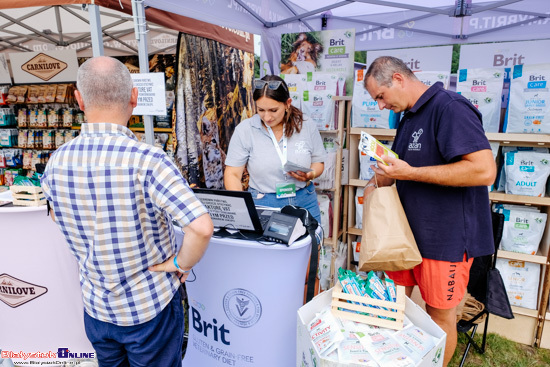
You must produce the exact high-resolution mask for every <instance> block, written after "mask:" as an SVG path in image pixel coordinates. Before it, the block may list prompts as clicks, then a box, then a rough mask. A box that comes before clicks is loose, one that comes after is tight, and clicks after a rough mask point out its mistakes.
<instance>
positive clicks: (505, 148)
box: [497, 146, 548, 191]
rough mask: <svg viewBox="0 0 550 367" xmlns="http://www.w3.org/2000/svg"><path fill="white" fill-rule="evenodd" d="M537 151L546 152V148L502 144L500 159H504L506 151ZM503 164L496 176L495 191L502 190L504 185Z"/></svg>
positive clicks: (504, 173)
mask: <svg viewBox="0 0 550 367" xmlns="http://www.w3.org/2000/svg"><path fill="white" fill-rule="evenodd" d="M515 151H517V152H537V153H548V148H544V147H510V146H503V147H502V159H503V162H505V161H506V153H508V152H515ZM504 167H505V164H502V165H501V169H500V175H499V177H498V178H497V180H498V185H497V191H504V189H505V187H506V172H505V169H504Z"/></svg>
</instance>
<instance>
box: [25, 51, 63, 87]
mask: <svg viewBox="0 0 550 367" xmlns="http://www.w3.org/2000/svg"><path fill="white" fill-rule="evenodd" d="M65 69H67V64H66V63H64V62H63V61H61V60H57V59H55V58H53V57H51V56H48V55H46V54H43V53H39V54H38V55H36V56H35V57H33V58H32V59H30V60H29V61H28V62H26V63H24V64H23V65H21V70H23V71H26V72H27V73H30V74H32V75H34V76H36V77H37V78H40V79H42V80H43V81H45V82H47V81H48V80H50V79H51V78H53V77H54V76H56V75H57V74H59V73H60V72H62V71H63V70H65Z"/></svg>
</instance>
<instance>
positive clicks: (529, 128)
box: [503, 63, 550, 134]
mask: <svg viewBox="0 0 550 367" xmlns="http://www.w3.org/2000/svg"><path fill="white" fill-rule="evenodd" d="M548 80H550V63H549V64H534V65H514V68H513V69H512V75H511V79H510V98H509V100H508V109H507V110H506V119H505V122H504V129H503V130H504V132H507V133H536V134H549V133H550V91H549V89H548Z"/></svg>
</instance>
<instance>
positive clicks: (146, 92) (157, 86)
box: [130, 73, 166, 116]
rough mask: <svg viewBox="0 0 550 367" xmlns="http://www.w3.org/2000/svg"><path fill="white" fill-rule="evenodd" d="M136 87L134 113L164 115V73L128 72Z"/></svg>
mask: <svg viewBox="0 0 550 367" xmlns="http://www.w3.org/2000/svg"><path fill="white" fill-rule="evenodd" d="M130 75H131V76H132V80H133V81H134V87H136V88H137V89H138V92H139V94H138V104H137V106H136V108H134V112H133V114H134V115H153V116H158V115H166V86H165V84H164V73H143V74H141V73H138V74H130Z"/></svg>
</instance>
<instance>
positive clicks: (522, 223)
mask: <svg viewBox="0 0 550 367" xmlns="http://www.w3.org/2000/svg"><path fill="white" fill-rule="evenodd" d="M502 213H503V214H504V229H503V231H502V240H501V242H500V249H501V250H505V251H512V252H520V253H523V254H529V255H535V254H536V253H537V251H538V249H539V244H540V241H541V239H542V235H543V234H544V228H545V226H546V218H547V215H546V213H537V212H535V211H523V210H509V209H503V210H502Z"/></svg>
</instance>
